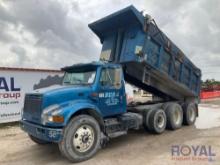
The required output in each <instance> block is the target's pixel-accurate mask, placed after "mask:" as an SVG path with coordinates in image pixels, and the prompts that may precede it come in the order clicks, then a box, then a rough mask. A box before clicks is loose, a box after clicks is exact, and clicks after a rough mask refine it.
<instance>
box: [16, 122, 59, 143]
mask: <svg viewBox="0 0 220 165" xmlns="http://www.w3.org/2000/svg"><path fill="white" fill-rule="evenodd" d="M20 127H21V129H22V130H24V131H25V132H27V133H28V134H30V135H32V136H34V137H36V138H38V139H41V140H44V141H48V142H56V143H57V142H60V141H61V140H62V137H63V129H62V128H50V127H46V126H40V125H37V124H33V123H30V122H28V121H26V120H21V122H20Z"/></svg>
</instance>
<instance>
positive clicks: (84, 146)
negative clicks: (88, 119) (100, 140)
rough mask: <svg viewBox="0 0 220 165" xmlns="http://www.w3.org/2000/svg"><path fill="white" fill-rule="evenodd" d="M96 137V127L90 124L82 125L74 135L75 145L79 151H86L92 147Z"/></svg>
mask: <svg viewBox="0 0 220 165" xmlns="http://www.w3.org/2000/svg"><path fill="white" fill-rule="evenodd" d="M94 139H95V137H94V129H93V128H92V127H91V126H89V125H82V126H80V127H79V128H78V129H77V130H76V132H75V134H74V136H73V146H74V148H75V149H76V150H77V151H78V152H86V151H88V150H89V149H90V148H91V147H92V145H93V143H94Z"/></svg>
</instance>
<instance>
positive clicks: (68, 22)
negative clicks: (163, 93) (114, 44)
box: [0, 0, 220, 80]
mask: <svg viewBox="0 0 220 165" xmlns="http://www.w3.org/2000/svg"><path fill="white" fill-rule="evenodd" d="M131 4H134V5H135V6H136V7H137V8H138V9H139V10H145V12H146V13H148V14H150V15H151V16H152V17H153V18H154V19H155V20H156V22H157V24H158V26H159V27H160V28H161V29H162V31H164V32H165V33H166V34H167V36H168V37H169V38H170V39H171V40H172V41H173V42H174V43H176V45H177V46H178V47H179V48H181V50H183V52H184V53H185V54H186V55H187V56H188V57H189V58H190V59H191V60H192V61H193V62H194V63H195V64H196V65H197V66H198V67H200V68H201V69H202V71H203V73H204V74H203V78H204V79H205V78H216V79H219V80H220V71H219V69H220V46H219V43H220V17H219V16H218V15H219V11H220V2H219V1H218V0H212V1H210V0H195V1H190V0H185V1H176V0H166V1H163V0H148V1H141V0H135V1H134V0H108V1H107V0H106V1H100V0H93V1H88V0H79V1H76V0H69V1H65V0H47V1H41V0H19V1H12V0H4V1H1V2H0V48H1V52H2V53H1V54H0V57H1V59H4V60H1V61H0V66H9V67H13V66H19V67H35V68H55V69H58V68H60V67H63V66H65V65H72V64H73V63H77V62H89V61H94V60H98V57H99V54H100V49H101V44H100V42H99V39H98V38H97V37H96V36H95V35H94V34H93V33H92V32H91V31H90V29H89V28H88V23H90V22H93V21H95V20H97V19H99V18H102V17H103V16H106V15H108V14H111V13H112V12H114V11H117V10H119V9H121V8H124V7H126V6H128V5H131Z"/></svg>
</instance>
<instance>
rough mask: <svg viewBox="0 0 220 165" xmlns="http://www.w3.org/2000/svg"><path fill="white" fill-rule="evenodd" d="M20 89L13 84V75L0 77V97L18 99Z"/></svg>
mask: <svg viewBox="0 0 220 165" xmlns="http://www.w3.org/2000/svg"><path fill="white" fill-rule="evenodd" d="M20 91H21V88H19V87H16V86H15V81H14V77H10V78H9V79H6V78H5V77H0V99H7V98H14V99H18V98H20V97H21V93H20Z"/></svg>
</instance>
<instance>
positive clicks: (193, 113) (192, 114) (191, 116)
mask: <svg viewBox="0 0 220 165" xmlns="http://www.w3.org/2000/svg"><path fill="white" fill-rule="evenodd" d="M195 116H196V113H195V111H194V109H193V108H190V109H189V120H190V121H191V122H192V121H194V119H195Z"/></svg>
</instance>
